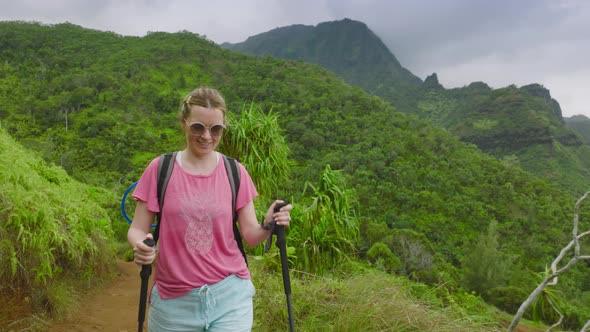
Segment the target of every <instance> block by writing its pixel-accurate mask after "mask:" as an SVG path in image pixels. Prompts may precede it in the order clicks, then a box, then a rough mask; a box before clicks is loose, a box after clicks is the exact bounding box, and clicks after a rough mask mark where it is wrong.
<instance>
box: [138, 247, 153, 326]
mask: <svg viewBox="0 0 590 332" xmlns="http://www.w3.org/2000/svg"><path fill="white" fill-rule="evenodd" d="M143 243H145V244H146V245H147V246H149V247H153V246H155V245H156V241H154V240H152V239H145V240H143ZM151 274H152V264H145V265H142V266H141V272H140V273H139V275H140V276H141V289H140V292H139V313H138V315H137V322H138V324H139V325H138V327H137V331H138V332H142V331H143V322H144V321H145V309H146V304H147V289H148V282H149V280H150V275H151Z"/></svg>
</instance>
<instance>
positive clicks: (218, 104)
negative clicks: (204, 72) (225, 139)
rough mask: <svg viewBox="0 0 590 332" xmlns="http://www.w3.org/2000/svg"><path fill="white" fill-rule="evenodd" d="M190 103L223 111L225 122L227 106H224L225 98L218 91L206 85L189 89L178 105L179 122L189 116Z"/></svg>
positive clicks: (224, 120)
mask: <svg viewBox="0 0 590 332" xmlns="http://www.w3.org/2000/svg"><path fill="white" fill-rule="evenodd" d="M191 105H197V106H201V107H205V108H210V109H212V108H215V109H218V110H221V112H223V123H224V124H225V122H226V117H225V113H226V112H227V107H226V106H225V99H223V96H222V95H221V93H220V92H219V91H217V90H215V89H212V88H207V87H200V88H196V89H194V90H193V91H191V92H190V93H189V94H188V95H187V96H186V97H184V99H183V100H182V105H181V106H180V115H179V120H180V121H181V122H183V121H184V120H185V119H187V118H188V117H189V116H190V110H191V108H190V106H191Z"/></svg>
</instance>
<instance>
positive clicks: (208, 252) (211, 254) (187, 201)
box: [133, 157, 258, 298]
mask: <svg viewBox="0 0 590 332" xmlns="http://www.w3.org/2000/svg"><path fill="white" fill-rule="evenodd" d="M158 161H159V157H158V158H156V159H154V160H152V162H151V163H150V164H149V166H148V167H147V168H146V170H145V171H144V173H143V175H142V176H141V179H140V180H139V183H138V184H137V187H136V188H135V191H134V193H133V197H134V198H135V199H136V200H140V201H143V202H146V203H147V208H148V210H149V211H152V212H155V213H157V212H159V206H158V198H157V177H158V174H157V173H158ZM239 170H240V187H239V190H238V195H237V198H236V210H239V209H241V208H242V207H244V206H245V205H247V204H248V203H250V202H252V201H253V200H254V198H255V197H256V196H257V195H258V193H257V192H256V188H255V187H254V183H253V182H252V179H251V178H250V175H249V174H248V172H247V171H246V169H245V168H244V166H242V165H241V164H239ZM162 211H163V212H162V224H161V226H160V238H159V240H158V258H157V264H156V273H155V279H154V280H155V283H156V286H157V287H158V292H159V294H160V296H161V297H162V298H175V297H179V296H182V295H184V294H186V293H188V292H189V291H191V290H192V289H194V288H197V287H201V286H203V285H213V284H215V283H217V282H219V281H221V280H223V279H225V278H226V277H227V276H229V275H231V274H236V275H237V276H239V277H241V278H246V279H249V278H250V272H249V270H248V267H247V265H246V262H245V261H244V257H243V256H242V253H241V252H240V249H239V248H238V245H237V243H236V241H235V239H234V232H233V225H232V219H233V216H232V193H231V187H230V184H229V179H228V177H227V172H226V169H225V164H224V162H223V158H220V159H219V162H218V164H217V167H216V168H215V170H214V171H213V172H212V173H211V174H208V175H196V174H191V173H187V172H186V171H185V170H184V169H183V168H182V167H181V166H180V165H179V164H178V162H177V161H174V168H173V170H172V174H171V176H170V182H169V183H168V186H167V188H166V194H165V198H164V206H163V207H162Z"/></svg>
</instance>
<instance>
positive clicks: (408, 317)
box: [251, 261, 501, 332]
mask: <svg viewBox="0 0 590 332" xmlns="http://www.w3.org/2000/svg"><path fill="white" fill-rule="evenodd" d="M268 267H269V265H267V264H265V263H264V261H253V262H252V263H251V269H252V275H253V281H254V284H255V286H256V296H255V311H254V312H255V318H254V322H255V323H254V324H255V325H254V328H253V331H258V332H267V331H268V332H270V331H288V329H289V325H288V316H287V305H286V296H285V293H284V290H283V282H282V277H281V272H280V271H279V270H274V269H272V268H270V269H269V268H268ZM338 270H339V271H340V273H338V274H326V275H324V276H322V277H318V276H310V275H307V274H305V275H304V274H300V273H299V272H297V271H291V275H292V277H291V285H292V294H291V297H292V304H293V312H294V317H295V326H296V329H297V330H298V331H338V332H357V331H396V332H397V331H400V332H404V331H437V332H456V331H470V332H479V331H482V332H483V331H487V332H491V331H500V330H501V329H500V327H499V326H498V324H497V322H495V319H494V317H493V316H492V314H491V309H489V310H490V311H489V312H486V310H485V309H482V310H479V311H473V312H469V313H468V312H465V311H464V310H462V309H461V308H460V307H459V306H453V305H443V304H442V303H441V301H440V300H438V299H437V298H436V296H434V295H433V294H434V291H433V289H432V288H430V287H427V286H423V287H416V284H414V283H410V282H408V281H405V280H404V279H401V278H398V277H394V276H391V275H388V274H386V273H383V272H380V271H376V270H371V269H367V270H365V271H356V272H352V273H350V274H346V273H342V271H343V269H342V267H341V268H339V269H338ZM478 301H479V303H480V304H481V305H482V306H485V304H483V302H481V300H478Z"/></svg>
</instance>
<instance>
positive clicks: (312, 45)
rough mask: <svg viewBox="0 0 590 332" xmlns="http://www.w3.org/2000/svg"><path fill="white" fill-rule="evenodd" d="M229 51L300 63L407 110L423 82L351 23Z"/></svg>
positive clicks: (270, 35)
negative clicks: (318, 67) (309, 64)
mask: <svg viewBox="0 0 590 332" xmlns="http://www.w3.org/2000/svg"><path fill="white" fill-rule="evenodd" d="M221 46H222V47H224V48H227V49H231V50H234V51H239V52H244V53H249V54H255V55H259V56H264V55H270V56H273V57H276V58H279V59H290V60H302V61H305V62H307V63H313V64H317V65H320V66H322V67H324V68H327V69H329V70H330V71H332V72H334V73H336V74H337V75H338V76H339V77H341V78H342V79H343V80H344V81H345V82H347V83H350V84H354V85H357V86H359V87H361V88H363V89H364V90H365V91H367V92H369V93H370V94H374V95H376V96H380V97H382V98H384V99H385V100H389V101H391V102H392V103H393V104H394V105H395V106H396V107H397V108H398V109H400V110H410V109H412V108H413V107H414V106H415V104H414V99H415V97H414V96H413V93H414V91H415V89H416V88H417V87H418V86H420V85H421V84H422V80H421V79H420V78H418V77H417V76H415V75H414V74H412V73H411V72H410V71H409V70H407V69H405V68H403V67H402V66H401V64H400V63H399V61H398V60H397V59H396V58H395V56H394V55H393V54H392V53H391V52H390V51H389V49H388V48H387V46H385V44H383V42H382V41H381V39H379V37H378V36H377V35H375V33H373V31H371V30H370V29H369V28H368V27H367V25H366V24H364V23H362V22H358V21H354V20H350V19H344V20H341V21H334V22H325V23H320V24H318V25H317V26H308V25H291V26H287V27H281V28H276V29H274V30H270V31H268V32H264V33H261V34H258V35H255V36H252V37H249V38H248V39H247V40H246V41H244V42H242V43H236V44H230V43H223V44H221Z"/></svg>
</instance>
